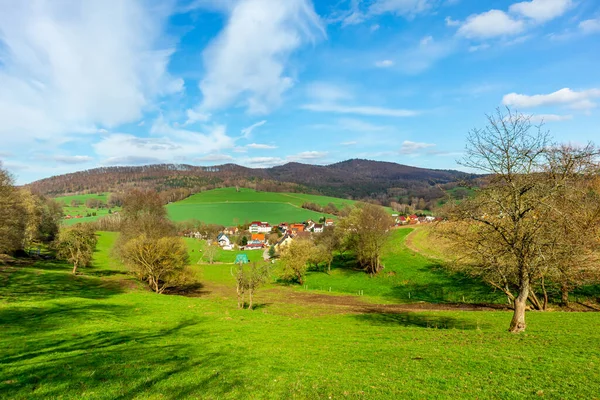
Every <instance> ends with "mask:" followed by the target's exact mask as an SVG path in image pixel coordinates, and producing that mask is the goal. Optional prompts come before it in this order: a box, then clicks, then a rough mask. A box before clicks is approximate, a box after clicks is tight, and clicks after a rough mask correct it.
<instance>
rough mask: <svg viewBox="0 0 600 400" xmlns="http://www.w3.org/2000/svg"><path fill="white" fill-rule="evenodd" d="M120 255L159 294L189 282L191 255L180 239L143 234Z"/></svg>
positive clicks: (129, 242) (133, 240) (132, 240)
mask: <svg viewBox="0 0 600 400" xmlns="http://www.w3.org/2000/svg"><path fill="white" fill-rule="evenodd" d="M121 254H122V256H123V259H124V262H125V264H126V265H127V266H128V267H129V268H130V270H131V271H132V272H133V273H134V274H135V275H136V276H137V277H138V278H139V279H141V280H143V281H146V282H147V283H148V285H149V286H150V288H151V289H152V290H154V291H155V292H156V293H163V292H164V291H165V290H166V289H169V288H172V287H176V286H178V285H181V284H183V283H187V282H186V281H185V280H186V279H187V278H188V274H187V273H186V270H185V266H186V265H187V263H188V253H187V247H186V245H185V242H184V241H183V240H182V239H181V238H177V237H161V238H153V237H148V236H146V235H145V234H142V235H140V236H138V237H136V238H133V239H131V240H129V241H127V243H125V245H124V247H123V249H122V251H121Z"/></svg>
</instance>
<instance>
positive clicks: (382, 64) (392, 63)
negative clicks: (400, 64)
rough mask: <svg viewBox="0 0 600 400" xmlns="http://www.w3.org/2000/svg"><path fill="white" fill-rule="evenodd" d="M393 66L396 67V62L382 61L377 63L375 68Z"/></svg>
mask: <svg viewBox="0 0 600 400" xmlns="http://www.w3.org/2000/svg"><path fill="white" fill-rule="evenodd" d="M393 65H394V62H393V61H392V60H381V61H376V62H375V66H376V67H378V68H388V67H391V66H393Z"/></svg>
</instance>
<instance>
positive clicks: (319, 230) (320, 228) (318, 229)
mask: <svg viewBox="0 0 600 400" xmlns="http://www.w3.org/2000/svg"><path fill="white" fill-rule="evenodd" d="M323 229H324V227H323V224H314V226H313V232H314V233H323Z"/></svg>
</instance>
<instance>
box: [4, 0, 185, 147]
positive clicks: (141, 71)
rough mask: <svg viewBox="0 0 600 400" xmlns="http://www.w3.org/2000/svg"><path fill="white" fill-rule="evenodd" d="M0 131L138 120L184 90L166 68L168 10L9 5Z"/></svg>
mask: <svg viewBox="0 0 600 400" xmlns="http://www.w3.org/2000/svg"><path fill="white" fill-rule="evenodd" d="M2 4H3V5H2V12H1V13H0V32H1V35H0V59H1V60H2V62H0V87H1V88H2V90H0V120H1V121H2V124H0V137H2V141H3V142H4V143H6V144H8V143H13V144H14V143H23V142H30V141H31V139H33V138H36V139H40V140H52V141H53V142H55V141H60V140H62V139H61V137H62V138H64V137H65V136H67V135H69V134H74V133H79V132H81V131H93V130H94V128H95V127H97V126H105V127H114V126H118V125H120V124H122V123H128V122H134V121H138V120H139V119H140V117H141V116H142V112H143V110H144V109H145V108H147V107H149V106H151V105H152V103H153V101H154V100H155V98H156V97H158V96H162V95H168V94H171V93H173V92H176V91H180V90H182V88H183V80H181V79H175V78H173V77H171V76H170V75H169V74H168V73H167V64H168V62H169V58H170V56H171V54H172V52H173V50H172V49H170V48H169V46H168V45H166V46H165V43H164V40H165V35H164V33H163V32H162V26H163V23H164V22H165V20H166V18H167V17H168V14H169V10H168V9H167V8H166V7H165V6H162V5H160V4H156V5H155V6H154V7H148V6H147V5H146V6H144V4H142V2H141V1H137V0H131V1H126V2H120V1H105V0H86V1H84V2H82V1H78V0H65V1H53V0H40V1H10V2H3V3H2Z"/></svg>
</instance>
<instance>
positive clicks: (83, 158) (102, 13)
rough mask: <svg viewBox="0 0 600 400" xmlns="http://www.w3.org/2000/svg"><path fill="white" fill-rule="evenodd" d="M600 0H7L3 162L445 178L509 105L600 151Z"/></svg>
mask: <svg viewBox="0 0 600 400" xmlns="http://www.w3.org/2000/svg"><path fill="white" fill-rule="evenodd" d="M598 65H600V2H599V1H597V0H530V1H505V0H487V1H480V0H312V1H311V0H179V1H178V0H167V1H163V0H160V1H159V0H147V1H144V0H128V1H121V0H85V1H83V0H22V1H14V0H0V160H1V162H2V164H3V168H5V169H7V170H9V171H10V172H11V173H13V174H14V176H15V178H16V181H17V183H19V184H24V183H28V182H31V181H34V180H37V179H41V178H45V177H49V176H52V175H59V174H63V173H68V172H74V171H79V170H85V169H90V168H97V167H107V166H121V165H144V164H156V163H183V164H192V165H218V164H224V163H236V164H240V165H245V166H248V167H255V168H256V167H270V166H274V165H281V164H284V163H287V162H302V163H310V164H321V165H325V164H331V163H335V162H338V161H343V160H346V159H350V158H366V159H372V160H382V161H392V162H397V163H401V164H407V165H413V166H419V167H425V168H439V169H462V168H461V167H460V165H458V164H457V160H458V159H460V157H461V154H462V152H463V151H464V147H465V138H466V135H467V133H468V132H469V130H471V129H473V128H481V127H484V126H485V123H486V113H488V114H489V113H492V112H494V110H495V109H496V108H497V107H506V106H507V107H510V108H512V109H514V110H517V111H519V112H522V113H524V114H527V115H531V118H532V120H533V121H536V122H537V121H543V122H544V124H545V125H544V128H545V129H548V130H549V131H550V132H551V134H552V135H553V136H554V137H555V139H556V140H557V141H560V142H569V143H572V144H583V143H587V142H588V141H594V140H595V141H596V142H598V143H600V130H599V127H600V111H599V109H598V102H600V69H599V67H598Z"/></svg>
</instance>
